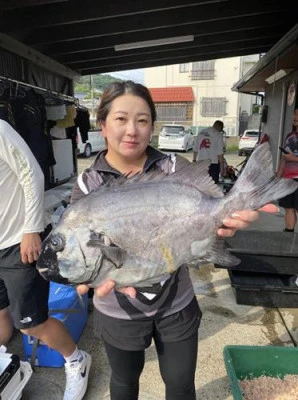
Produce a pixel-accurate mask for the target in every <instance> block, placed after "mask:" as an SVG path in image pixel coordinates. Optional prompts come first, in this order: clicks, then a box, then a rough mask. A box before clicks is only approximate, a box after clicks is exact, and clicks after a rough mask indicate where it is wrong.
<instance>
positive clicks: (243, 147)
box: [238, 129, 261, 156]
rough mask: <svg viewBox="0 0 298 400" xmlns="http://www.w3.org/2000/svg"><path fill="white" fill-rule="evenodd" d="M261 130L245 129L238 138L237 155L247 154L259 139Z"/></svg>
mask: <svg viewBox="0 0 298 400" xmlns="http://www.w3.org/2000/svg"><path fill="white" fill-rule="evenodd" d="M260 136H261V132H259V131H258V130H257V129H247V130H246V131H244V132H243V135H242V136H241V137H240V140H239V147H238V155H239V156H242V155H248V154H250V153H251V152H252V150H253V148H254V147H255V145H256V144H257V143H258V141H259V137H260Z"/></svg>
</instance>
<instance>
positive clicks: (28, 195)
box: [0, 120, 91, 400]
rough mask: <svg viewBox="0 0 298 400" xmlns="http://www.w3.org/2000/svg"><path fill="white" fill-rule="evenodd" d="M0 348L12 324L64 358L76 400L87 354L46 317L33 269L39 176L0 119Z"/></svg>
mask: <svg viewBox="0 0 298 400" xmlns="http://www.w3.org/2000/svg"><path fill="white" fill-rule="evenodd" d="M0 191H1V197H0V224H1V231H0V345H1V344H7V343H8V341H9V339H10V337H11V335H12V333H13V324H14V326H15V327H16V328H17V329H19V330H20V331H21V332H22V333H24V334H26V335H30V336H33V337H35V338H37V339H39V340H41V341H42V342H44V343H45V344H47V345H48V346H49V347H50V348H52V349H55V350H56V351H58V352H60V353H61V354H62V355H63V356H64V358H65V360H66V363H65V371H66V387H65V392H64V397H63V400H81V399H82V398H83V396H84V394H85V392H86V389H87V383H88V375H89V369H90V364H91V356H90V355H89V354H87V353H86V352H84V351H82V350H79V349H78V348H77V345H76V343H75V342H74V341H73V339H72V338H71V336H70V334H69V333H68V331H67V329H66V328H65V326H64V325H63V323H62V322H61V321H59V320H57V319H55V318H50V317H49V316H48V296H49V282H48V281H46V280H45V279H43V278H42V277H41V275H40V274H39V272H38V271H37V269H36V267H35V261H36V260H37V258H38V256H39V254H40V251H41V242H42V241H41V233H42V232H43V231H44V209H43V203H44V176H43V173H42V171H41V169H40V167H39V164H38V162H37V160H36V159H35V157H34V155H33V154H32V152H31V150H30V148H29V147H28V146H27V144H26V142H25V141H24V140H23V139H22V137H21V136H20V135H19V134H18V133H17V132H16V131H15V130H14V129H13V128H12V127H11V126H10V125H9V124H8V123H7V122H5V121H3V120H0Z"/></svg>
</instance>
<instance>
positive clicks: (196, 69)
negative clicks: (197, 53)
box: [190, 60, 215, 80]
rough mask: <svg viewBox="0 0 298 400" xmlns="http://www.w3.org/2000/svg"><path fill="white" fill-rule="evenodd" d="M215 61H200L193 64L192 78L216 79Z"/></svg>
mask: <svg viewBox="0 0 298 400" xmlns="http://www.w3.org/2000/svg"><path fill="white" fill-rule="evenodd" d="M214 64H215V62H214V60H208V61H198V62H194V63H192V69H191V75H190V78H191V79H193V80H195V79H201V80H206V79H214Z"/></svg>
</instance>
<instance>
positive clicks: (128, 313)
mask: <svg viewBox="0 0 298 400" xmlns="http://www.w3.org/2000/svg"><path fill="white" fill-rule="evenodd" d="M155 119H156V111H155V107H154V103H153V101H152V98H151V96H150V92H149V90H148V89H147V88H146V87H145V86H143V85H141V84H137V83H134V82H132V81H122V82H114V83H112V84H111V85H110V86H109V87H107V88H106V89H105V91H104V93H103V96H102V99H101V103H100V106H99V108H98V111H97V120H98V123H99V124H100V125H101V128H102V134H103V136H104V137H105V139H106V142H107V148H106V149H105V150H103V151H101V152H99V153H98V155H97V157H96V159H95V161H94V163H93V164H92V166H91V167H90V168H88V169H86V170H85V171H83V173H82V174H81V175H80V176H79V177H78V179H77V182H76V184H75V185H74V188H73V192H72V200H71V201H72V203H73V202H75V201H77V200H78V199H80V198H81V197H83V196H85V195H87V194H88V193H90V192H92V191H94V190H96V189H98V188H99V187H100V186H101V185H103V184H104V182H106V181H107V180H109V178H110V177H123V176H127V175H129V176H131V175H134V174H137V173H139V172H140V171H143V172H145V173H146V172H149V171H152V170H154V171H160V172H161V173H166V174H170V173H173V172H175V170H178V169H179V168H183V166H184V165H186V163H187V164H188V163H189V161H187V160H186V159H185V158H183V157H181V156H175V155H174V154H168V155H167V154H164V153H162V152H160V151H158V150H156V149H154V148H152V147H150V146H149V142H150V137H151V134H152V132H153V129H154V121H155ZM119 206H121V205H119ZM132 207H133V205H132ZM267 207H269V208H271V211H274V212H275V211H276V207H275V206H274V205H271V207H270V205H268V206H267ZM272 207H273V209H272ZM268 211H269V209H268ZM257 217H258V212H257V211H239V212H237V213H235V215H234V218H227V219H226V220H225V221H224V222H225V225H226V227H224V228H221V229H219V230H218V234H219V235H223V236H232V235H233V234H234V232H235V229H237V228H244V227H247V226H248V225H249V222H250V221H253V220H255V219H256V218H257ZM227 227H229V228H227ZM127 234H128V235H129V232H128V233H127ZM114 286H115V282H114V281H112V280H107V281H105V282H104V283H103V284H102V285H100V286H98V287H97V288H95V295H94V298H93V303H94V314H95V319H97V322H98V324H97V325H98V326H95V329H97V330H99V332H100V335H101V337H102V340H103V343H104V346H105V350H106V353H107V357H108V361H109V364H110V367H111V379H110V398H111V400H137V399H138V397H139V378H140V375H141V373H142V370H143V368H144V362H145V350H146V349H147V348H148V347H149V346H150V344H151V342H152V340H154V342H155V347H156V351H157V355H158V360H159V368H160V372H161V376H162V379H163V381H164V383H165V399H166V400H195V398H196V390H195V385H194V376H195V370H196V362H197V347H198V328H199V325H200V320H201V311H200V308H199V305H198V302H197V299H196V296H195V293H194V288H193V285H192V282H191V279H190V275H189V270H188V266H187V265H185V264H183V265H181V266H180V268H179V269H178V270H177V271H176V272H174V273H173V274H172V275H171V277H170V278H169V279H167V280H166V281H161V282H159V283H157V284H155V285H154V286H150V287H143V288H141V289H140V288H138V289H136V288H134V287H125V288H121V289H117V290H116V289H114ZM88 289H89V288H88V286H87V285H79V286H77V290H78V292H79V293H81V294H83V293H85V292H86V291H88Z"/></svg>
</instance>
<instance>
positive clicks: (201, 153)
mask: <svg viewBox="0 0 298 400" xmlns="http://www.w3.org/2000/svg"><path fill="white" fill-rule="evenodd" d="M223 128H224V124H223V122H222V121H219V120H217V121H215V122H214V124H213V125H212V126H211V127H209V128H207V129H203V130H202V131H201V132H199V134H198V135H197V136H196V137H195V141H194V146H193V162H196V161H205V160H209V162H210V166H209V175H210V176H211V177H212V179H213V180H214V182H215V183H218V181H219V174H221V176H224V175H225V168H224V140H223Z"/></svg>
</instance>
